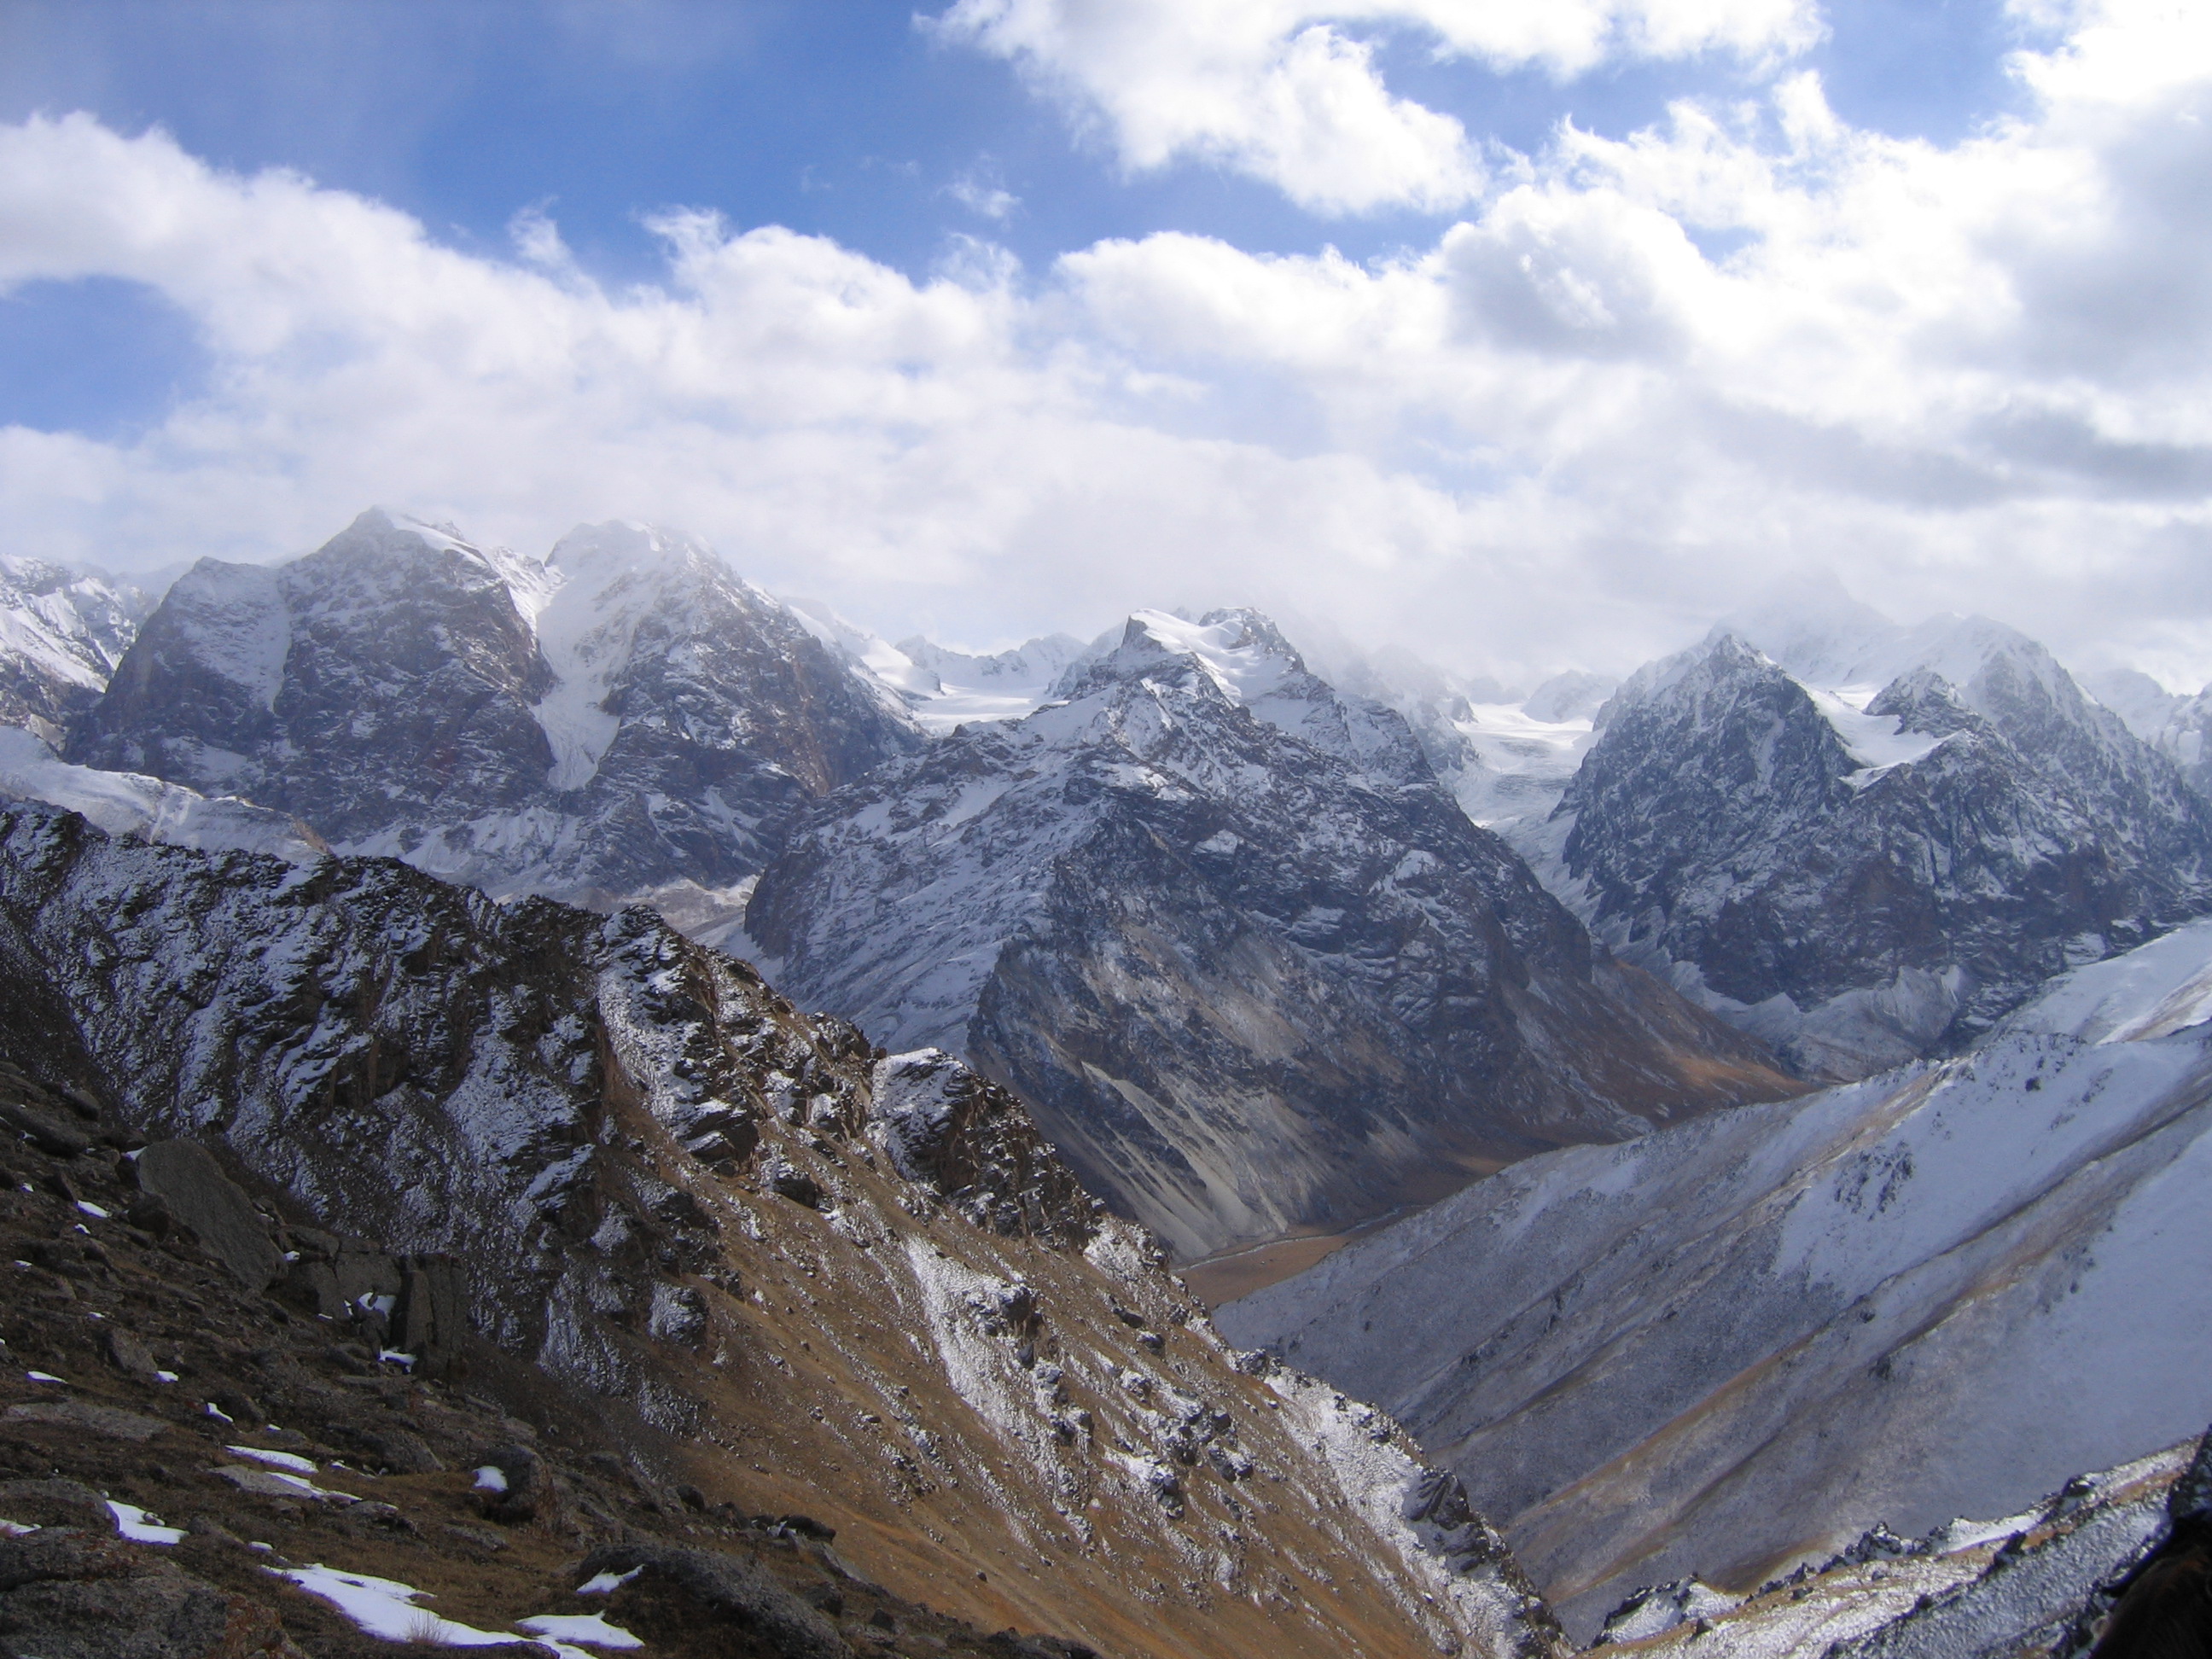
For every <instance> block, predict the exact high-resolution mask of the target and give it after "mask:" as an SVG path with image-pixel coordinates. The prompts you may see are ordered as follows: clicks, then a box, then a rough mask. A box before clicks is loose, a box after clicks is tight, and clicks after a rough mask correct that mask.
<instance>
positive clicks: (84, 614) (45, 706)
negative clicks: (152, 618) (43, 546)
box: [0, 556, 155, 743]
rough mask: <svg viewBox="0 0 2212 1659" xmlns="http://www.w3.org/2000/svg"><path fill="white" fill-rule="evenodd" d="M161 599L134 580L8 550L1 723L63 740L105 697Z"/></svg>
mask: <svg viewBox="0 0 2212 1659" xmlns="http://www.w3.org/2000/svg"><path fill="white" fill-rule="evenodd" d="M154 604H155V595H154V594H152V593H150V592H147V591H146V590H145V589H143V588H141V587H137V586H133V585H131V583H129V582H124V581H117V580H112V579H110V578H107V577H105V576H92V575H87V574H83V573H82V572H80V571H75V570H70V569H66V568H64V567H62V566H60V565H57V564H49V563H47V562H45V561H43V560H40V559H26V558H17V557H13V556H0V726H28V727H30V728H31V729H32V730H33V731H35V732H38V734H39V735H40V737H42V738H45V739H46V741H47V742H49V743H58V742H59V741H60V740H61V737H62V734H63V733H64V732H65V731H66V730H67V729H68V726H69V724H70V721H71V720H74V719H75V718H76V716H78V715H79V714H82V713H83V712H84V711H85V710H86V709H88V708H91V707H92V705H93V704H94V702H98V701H99V699H100V693H101V692H102V691H103V690H106V686H107V680H108V676H109V675H111V674H112V673H113V672H114V671H115V665H116V664H117V663H118V662H120V661H121V660H122V659H123V653H124V652H125V651H126V650H128V649H129V648H130V645H131V641H132V640H133V639H134V638H136V637H137V632H138V628H139V625H140V624H141V623H143V621H144V620H145V618H146V616H147V613H148V612H149V611H152V610H153V608H154Z"/></svg>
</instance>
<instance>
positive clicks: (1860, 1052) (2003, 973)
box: [1557, 623, 2212, 1079]
mask: <svg viewBox="0 0 2212 1659" xmlns="http://www.w3.org/2000/svg"><path fill="white" fill-rule="evenodd" d="M1858 696H1859V699H1860V700H1859V702H1857V703H1856V704H1855V703H1853V702H1850V701H1849V700H1847V699H1846V698H1844V696H1839V695H1838V694H1836V693H1833V692H1828V691H1824V690H1820V689H1818V688H1817V687H1814V686H1809V685H1808V684H1805V683H1804V682H1802V681H1801V680H1800V679H1798V678H1795V677H1794V676H1793V675H1791V674H1790V673H1789V672H1787V671H1785V670H1784V668H1782V667H1781V666H1779V665H1777V664H1776V663H1775V662H1773V661H1771V660H1770V659H1768V658H1767V657H1765V656H1764V655H1762V654H1761V653H1759V651H1757V650H1756V649H1754V648H1753V647H1751V646H1749V645H1748V644H1747V643H1745V642H1744V641H1742V640H1741V639H1740V638H1738V637H1736V636H1735V635H1729V634H1725V633H1723V634H1721V635H1717V637H1716V638H1715V639H1714V640H1712V641H1709V642H1708V643H1707V644H1706V645H1705V646H1704V647H1699V649H1698V650H1696V651H1694V652H1690V653H1685V654H1684V655H1682V656H1681V657H1679V658H1674V659H1669V660H1668V661H1667V662H1664V663H1661V664H1656V665H1653V666H1652V667H1650V668H1648V669H1646V670H1644V671H1642V672H1641V673H1639V674H1638V675H1637V676H1636V677H1635V678H1632V680H1630V681H1629V683H1628V684H1626V686H1625V687H1623V689H1622V690H1621V691H1620V693H1619V694H1618V695H1617V696H1615V697H1614V699H1613V702H1611V703H1610V704H1608V705H1607V708H1606V710H1605V712H1604V714H1602V716H1601V729H1600V734H1599V737H1598V739H1597V742H1596V743H1595V745H1594V746H1593V747H1592V748H1591V750H1589V755H1588V756H1587V757H1586V758H1585V759H1584V761H1583V765H1582V768H1581V769H1580V771H1579V772H1577V775H1576V776H1575V778H1574V780H1573V781H1572V782H1571V784H1570V785H1569V787H1568V789H1567V792H1566V794H1565V798H1564V799H1563V800H1562V801H1561V803H1560V806H1559V814H1558V819H1557V822H1558V823H1559V825H1560V826H1563V827H1566V829H1567V833H1566V835H1565V855H1564V857H1565V867H1566V870H1567V871H1568V872H1571V876H1572V877H1573V878H1574V879H1575V880H1576V881H1577V882H1578V883H1579V884H1581V890H1580V899H1581V902H1583V905H1584V908H1585V911H1586V914H1588V915H1589V916H1590V917H1591V919H1592V926H1593V927H1594V928H1595V931H1596V933H1598V935H1599V936H1600V937H1601V938H1602V939H1607V941H1609V942H1610V943H1611V944H1612V945H1613V946H1614V948H1615V949H1616V950H1619V951H1621V952H1622V953H1623V954H1624V955H1625V956H1626V957H1628V958H1629V959H1631V960H1635V961H1640V962H1642V963H1644V964H1645V965H1646V966H1649V967H1650V968H1651V969H1653V971H1655V972H1657V973H1661V974H1662V975H1668V976H1669V977H1670V978H1672V979H1673V980H1674V982H1675V983H1677V984H1678V985H1679V986H1680V987H1682V988H1684V989H1685V990H1686V991H1688V992H1689V993H1690V994H1692V995H1693V996H1696V997H1699V999H1701V1000H1705V1001H1706V1002H1707V1003H1708V1004H1709V1005H1710V1006H1714V1007H1716V1008H1717V1009H1719V1010H1721V1011H1723V1012H1726V1013H1727V1015H1728V1017H1729V1018H1731V1019H1733V1020H1735V1021H1736V1022H1737V1023H1738V1024H1741V1025H1743V1026H1744V1027H1746V1028H1747V1030H1751V1031H1753V1033H1755V1034H1757V1035H1759V1036H1764V1037H1765V1038H1767V1039H1768V1040H1769V1041H1771V1042H1773V1044H1774V1045H1775V1046H1776V1048H1778V1050H1779V1051H1781V1052H1782V1053H1783V1054H1784V1055H1785V1056H1786V1057H1787V1058H1789V1059H1790V1060H1791V1061H1792V1062H1793V1064H1795V1065H1796V1066H1797V1068H1798V1069H1799V1070H1800V1071H1802V1073H1805V1074H1806V1075H1808V1076H1812V1077H1816V1078H1831V1079H1834V1078H1851V1077H1859V1076H1864V1075H1867V1074H1868V1073H1871V1072H1874V1071H1878V1070H1880V1069H1881V1068H1882V1067H1884V1066H1893V1065H1896V1064H1898V1063H1899V1062H1900V1061H1902V1060H1908V1059H1911V1058H1912V1057H1913V1056H1915V1055H1917V1054H1924V1053H1927V1052H1929V1051H1930V1050H1932V1049H1936V1048H1942V1047H1945V1046H1956V1045H1957V1044H1958V1043H1960V1042H1963V1041H1966V1040H1968V1039H1970V1038H1972V1036H1974V1035H1976V1034H1977V1033H1978V1032H1980V1031H1983V1030H1987V1029H1989V1027H1990V1024H1992V1023H1994V1022H1995V1021H1996V1019H1997V1018H2000V1017H2002V1014H2003V1013H2004V1012H2006V1011H2007V1010H2008V1009H2010V1008H2011V1007H2013V1006H2015V1005H2017V1004H2018V1003H2019V1002H2020V1001H2021V1000H2022V999H2023V998H2025V997H2026V996H2027V994H2029V993H2030V992H2031V991H2032V990H2033V988H2034V987H2035V986H2036V985H2038V984H2039V983H2040V982H2041V981H2044V980H2045V979H2046V978H2048V977H2049V976H2050V975H2053V974H2056V973H2060V972H2063V971H2064V970H2065V969H2068V968H2069V967H2073V966H2077V965H2079V964H2080V963H2083V962H2089V961H2095V960H2097V959H2098V958H2100V957H2103V956H2105V955H2106V954H2107V953H2109V952H2112V951H2124V950H2126V949H2127V948H2129V947H2130V946H2131V945H2136V944H2140V943H2141V942H2142V941H2143V940H2144V939H2148V938H2150V937H2152V936H2153V935H2154V934H2155V933H2159V932H2160V931H2162V930H2163V929H2165V928H2166V927H2172V926H2173V925H2174V924H2175V923H2176V922H2178V921H2182V920H2184V919H2185V918H2187V917H2188V916H2190V915H2196V914H2198V913H2200V912H2201V911H2202V910H2203V909H2204V908H2206V907H2207V905H2208V904H2212V811H2208V809H2207V807H2206V805H2205V804H2204V803H2203V800H2201V799H2199V798H2197V796H2196V795H2195V794H2194V793H2191V791H2190V790H2189V789H2188V788H2187V787H2185V784H2184V783H2183V781H2182V780H2181V778H2180V775H2179V773H2178V772H2177V771H2176V770H2175V769H2174V768H2173V766H2172V763H2170V762H2169V761H2167V760H2166V758H2165V757H2163V756H2161V755H2160V754H2159V753H2157V752H2155V751H2154V750H2152V749H2151V748H2150V747H2149V746H2148V745H2147V744H2143V743H2142V742H2141V741H2140V740H2138V739H2137V738H2135V737H2134V736H2133V735H2132V734H2131V733H2130V732H2128V730H2127V729H2126V727H2125V726H2124V725H2123V724H2122V723H2121V721H2120V720H2118V717H2117V716H2114V715H2112V714H2110V713H2108V712H2107V711H2106V710H2104V709H2102V708H2099V707H2097V706H2096V705H2095V704H2093V703H2092V702H2089V701H2088V700H2087V698H2085V697H2084V696H2082V695H2081V692H2080V691H2079V690H2077V689H2076V688H2075V685H2074V684H2073V681H2072V680H2071V679H2070V678H2069V677H2068V676H2067V674H2066V672H2065V671H2064V670H2063V668H2061V667H2059V665H2057V663H2056V662H2054V661H2052V660H2051V659H2050V656H2049V654H2048V653H2045V652H2044V651H2043V650H2042V649H2041V647H2037V646H2035V645H2034V644H2033V642H2032V641H2027V640H2024V639H2021V638H2020V637H2019V636H2018V635H2009V634H2008V633H2006V632H2005V631H2004V630H2001V629H1995V628H1994V627H1993V626H1991V625H1989V624H1978V623H1967V624H1961V625H1960V627H1959V628H1958V629H1956V630H1955V631H1954V633H1953V634H1951V635H1946V636H1944V638H1942V639H1941V640H1939V641H1935V642H1934V643H1933V644H1932V645H1930V646H1929V647H1928V649H1927V651H1926V652H1925V653H1924V659H1923V660H1921V661H1918V662H1917V663H1915V664H1913V665H1910V666H1908V667H1907V668H1906V669H1905V671H1902V672H1899V674H1897V675H1896V676H1895V677H1894V678H1891V679H1889V680H1887V682H1886V683H1884V684H1881V689H1880V690H1879V691H1877V692H1875V695H1873V696H1872V697H1871V698H1870V699H1869V698H1868V697H1867V696H1866V695H1865V692H1864V690H1862V691H1861V692H1860V693H1859V694H1858Z"/></svg>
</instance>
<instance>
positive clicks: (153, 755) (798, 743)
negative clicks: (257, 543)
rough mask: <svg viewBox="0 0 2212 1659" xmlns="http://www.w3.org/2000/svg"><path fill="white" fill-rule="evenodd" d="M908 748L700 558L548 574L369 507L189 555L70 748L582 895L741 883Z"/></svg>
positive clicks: (458, 863) (846, 677)
mask: <svg viewBox="0 0 2212 1659" xmlns="http://www.w3.org/2000/svg"><path fill="white" fill-rule="evenodd" d="M920 740H921V739H920V738H919V735H918V733H916V732H915V731H914V730H913V728H912V727H911V726H910V724H908V723H904V722H902V720H901V718H900V717H899V716H898V715H897V714H895V713H894V712H893V711H892V710H890V708H886V707H885V706H884V702H882V701H881V700H880V699H879V698H878V697H877V696H875V695H874V694H873V692H872V690H870V689H869V688H868V687H866V686H865V685H864V684H861V683H860V682H859V681H857V680H856V679H855V678H854V676H853V675H852V674H851V673H850V672H848V671H847V670H846V669H845V668H844V666H843V665H842V664H841V663H839V662H838V661H837V660H836V659H835V658H834V657H833V656H832V655H831V654H830V653H829V652H828V651H827V650H826V649H825V648H824V647H823V646H822V645H821V643H820V642H819V641H817V640H815V639H814V638H813V637H812V635H810V634H809V633H808V632H807V631H806V630H805V629H804V628H803V627H801V626H800V625H799V623H798V621H797V620H796V619H795V618H794V617H792V616H791V615H790V613H789V612H788V611H785V610H784V608H783V607H782V606H781V605H778V604H776V602H775V601H774V600H773V599H769V598H768V597H767V596H766V595H764V594H763V593H761V592H758V591H757V589H753V588H750V587H749V586H746V585H744V583H742V582H740V581H738V580H737V579H736V578H735V577H734V576H733V575H732V574H730V572H729V571H728V570H727V568H726V567H724V566H723V565H722V564H721V563H720V562H719V561H718V560H716V559H715V558H714V556H713V555H711V554H710V553H708V551H707V550H706V549H705V548H703V547H702V546H701V545H699V544H696V543H692V542H690V541H688V540H685V539H684V538H677V537H671V536H667V535H665V534H663V533H661V532H653V531H648V530H645V529H642V528H639V527H636V526H625V525H602V526H590V527H586V528H585V529H582V530H579V531H578V532H575V533H574V534H573V535H571V536H570V537H568V538H566V539H565V540H564V541H563V542H562V544H560V545H559V546H558V547H556V549H555V550H554V553H553V555H552V557H551V559H550V562H549V563H548V564H546V565H543V566H541V565H538V564H536V563H535V562H532V561H530V560H527V559H521V558H518V557H515V556H512V555H506V554H495V553H487V552H485V551H483V550H480V549H478V548H476V547H473V546H471V545H470V544H468V543H466V542H465V541H463V540H461V539H460V538H459V536H458V535H457V534H455V533H453V532H450V531H448V530H443V529H440V528H436V527H434V526H426V525H422V524H417V523H415V522H414V521H412V520H393V519H392V518H391V517H389V516H388V515H386V514H385V513H380V512H375V511H372V512H369V513H363V514H362V517H361V518H360V519H358V520H356V521H355V523H354V525H353V526H351V527H350V528H349V529H348V530H347V531H346V532H343V534H341V535H339V536H337V538H334V539H332V540H331V542H330V543H329V544H326V545H325V547H323V548H322V549H320V550H319V551H317V552H314V553H312V554H309V555H308V556H306V557H305V558H302V559H299V560H296V561H295V562H292V563H290V564H288V565H284V566H281V567H277V568H261V567H257V566H244V565H226V564H222V563H220V562H216V561H214V560H203V561H201V562H200V563H199V564H198V565H197V566H195V567H194V568H193V569H192V570H191V572H190V573H188V574H186V575H185V576H184V577H182V578H181V579H179V581H178V582H177V584H176V585H175V586H173V588H172V589H171V590H170V592H169V593H168V595H167V598H166V599H164V600H163V601H162V604H161V608H160V609H159V610H158V611H155V614H154V616H153V617H151V618H150V619H149V621H148V623H147V625H146V627H145V629H144V630H143V633H142V634H141V635H140V636H139V638H138V639H137V641H136V642H135V643H134V645H133V646H132V647H131V651H130V652H129V653H126V655H125V659H124V660H123V662H122V663H121V665H119V666H118V669H117V671H116V674H115V678H114V679H113V681H112V684H110V685H109V687H108V690H107V692H106V696H103V697H102V698H101V699H100V702H99V704H98V706H97V707H96V708H94V709H93V710H92V711H91V712H90V713H89V714H88V715H87V716H86V717H85V718H84V719H83V720H82V721H81V722H79V724H78V725H77V726H76V727H75V728H74V729H73V731H72V733H71V737H70V749H69V753H70V758H72V759H73V760H76V761H80V762H82V763H87V764H88V765H92V766H95V767H99V768H102V769H107V770H111V771H124V772H143V773H150V774H152V775H155V776H156V777H160V778H165V779H168V780H171V781H175V782H178V783H181V784H185V785H187V786H189V787H191V788H193V789H196V790H198V791H200V792H202V793H210V794H237V795H244V796H247V797H250V798H251V799H253V800H255V801H257V802H258V803H260V804H261V805H264V806H268V807H273V808H277V809H280V810H282V811H287V812H290V813H294V814H296V815H297V816H298V817H301V818H302V819H304V820H306V821H307V823H310V824H312V825H313V827H314V828H315V829H317V830H318V831H319V832H320V833H321V834H322V835H323V836H325V837H327V838H328V839H329V840H330V841H331V842H332V843H333V844H334V845H336V846H337V847H339V848H342V849H344V850H348V851H354V852H372V853H383V854H392V855H396V856H398V857H403V858H405V859H407V860H409V861H410V862H412V863H414V864H416V865H417V866H420V867H422V868H425V869H428V870H430V871H432V872H436V873H439V874H441V875H445V876H448V877H451V878H455V879H460V880H466V881H469V882H471V883H475V884H479V885H483V886H485V887H487V888H489V889H491V890H494V891H497V892H501V893H511V892H518V891H548V892H558V893H562V894H565V895H571V896H583V897H593V896H605V895H618V894H624V893H635V892H638V891H641V890H645V889H647V888H650V887H652V886H654V885H656V884H663V883H667V882H671V881H676V880H687V879H688V880H690V881H693V882H695V883H698V884H702V885H707V886H714V885H720V884H729V883H733V882H735V881H737V880H738V879H739V878H742V877H744V876H745V875H747V874H749V873H750V872H752V871H753V870H755V869H757V867H758V866H759V863H760V861H761V860H762V859H763V856H765V854H766V853H767V852H768V851H769V849H770V848H773V846H774V845H775V841H776V837H777V835H778V831H779V829H780V826H781V823H782V822H783V820H784V819H785V818H787V817H788V816H789V815H790V813H791V812H792V811H794V810H795V809H796V808H797V807H798V806H799V805H801V804H803V803H804V802H805V801H806V800H807V799H811V797H813V796H815V795H817V794H820V793H824V792H826V791H827V790H829V789H831V788H834V787H836V786H837V785H838V784H841V783H843V782H845V781H848V780H849V779H850V778H852V777H854V776H857V775H859V774H860V773H861V772H864V771H866V769H868V768H869V767H871V766H872V765H874V764H875V763H877V762H878V761H880V760H882V759H883V758H884V757H886V756H888V755H890V754H892V753H896V752H899V751H900V750H902V749H905V748H908V747H912V746H914V745H915V744H918V743H919V742H920Z"/></svg>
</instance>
